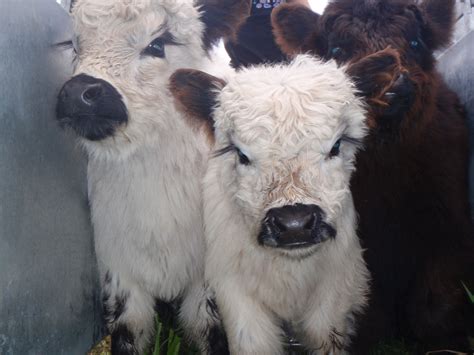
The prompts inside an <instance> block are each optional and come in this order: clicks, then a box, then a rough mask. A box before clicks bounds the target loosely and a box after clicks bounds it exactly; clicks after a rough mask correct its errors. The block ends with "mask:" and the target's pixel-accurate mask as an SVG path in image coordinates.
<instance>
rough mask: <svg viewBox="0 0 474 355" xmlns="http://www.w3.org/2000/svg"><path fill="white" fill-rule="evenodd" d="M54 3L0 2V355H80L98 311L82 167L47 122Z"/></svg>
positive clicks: (66, 68) (64, 33)
mask: <svg viewBox="0 0 474 355" xmlns="http://www.w3.org/2000/svg"><path fill="white" fill-rule="evenodd" d="M70 36H71V25H70V23H69V17H68V15H67V13H66V12H65V11H64V10H63V9H62V8H61V6H60V5H58V4H57V3H56V2H55V1H54V0H21V1H18V0H1V1H0V354H22V355H23V354H84V353H85V351H86V350H87V349H88V348H89V347H90V346H91V345H92V343H93V342H94V341H95V340H96V338H97V337H98V335H99V330H100V313H101V312H100V309H99V302H98V287H97V277H96V274H97V273H96V264H95V257H94V253H93V242H92V229H91V226H90V222H89V211H88V202H87V199H86V174H85V161H84V159H83V157H82V155H81V154H80V152H78V151H77V149H76V148H75V144H74V140H73V138H72V137H68V136H65V135H64V133H63V132H60V130H59V129H58V128H57V125H56V122H55V120H54V105H55V99H56V95H57V92H58V90H59V87H60V86H61V84H62V83H63V82H64V81H65V80H66V78H67V77H68V76H69V75H70V74H71V58H70V55H68V54H67V53H61V52H60V51H59V50H58V49H57V48H55V47H53V46H51V45H52V44H53V43H55V42H59V41H63V40H66V39H68V37H70Z"/></svg>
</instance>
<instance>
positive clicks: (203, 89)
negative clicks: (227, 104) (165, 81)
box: [169, 69, 226, 144]
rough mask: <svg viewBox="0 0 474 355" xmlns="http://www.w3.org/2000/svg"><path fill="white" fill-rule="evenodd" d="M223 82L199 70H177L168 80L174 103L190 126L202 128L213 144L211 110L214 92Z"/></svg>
mask: <svg viewBox="0 0 474 355" xmlns="http://www.w3.org/2000/svg"><path fill="white" fill-rule="evenodd" d="M225 85H226V83H225V81H223V80H222V79H219V78H216V77H214V76H212V75H209V74H206V73H204V72H201V71H199V70H193V69H179V70H177V71H176V72H174V73H173V75H172V76H171V78H170V85H169V88H170V91H171V93H172V94H173V96H174V99H175V103H176V104H177V105H178V107H179V108H180V110H181V111H182V112H184V113H185V114H186V117H187V118H188V122H189V124H190V125H191V126H194V127H197V128H203V129H204V130H205V131H206V135H207V137H208V140H209V142H210V143H212V144H213V143H214V121H213V118H212V110H213V108H214V106H215V104H216V101H215V100H216V90H217V89H222V88H223V87H224V86H225Z"/></svg>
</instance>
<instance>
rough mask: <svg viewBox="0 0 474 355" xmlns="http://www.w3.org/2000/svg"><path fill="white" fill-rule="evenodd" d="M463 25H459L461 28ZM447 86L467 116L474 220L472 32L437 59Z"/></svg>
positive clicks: (473, 32) (473, 37)
mask: <svg viewBox="0 0 474 355" xmlns="http://www.w3.org/2000/svg"><path fill="white" fill-rule="evenodd" d="M463 25H464V24H461V26H463ZM438 60H439V64H438V68H439V70H440V71H441V73H442V74H443V76H444V78H445V79H446V81H447V83H448V85H449V86H450V87H451V88H452V89H453V90H454V91H456V92H457V93H458V95H459V97H460V98H461V101H462V102H463V104H464V105H465V106H466V109H467V111H468V115H469V125H470V141H471V160H470V181H471V191H470V200H471V211H472V217H473V220H474V31H473V30H471V31H470V32H468V33H467V34H466V35H465V36H464V37H463V38H462V39H461V40H460V41H458V42H457V43H456V44H455V45H454V46H452V47H451V48H449V49H448V50H447V51H446V52H444V53H443V55H442V56H441V57H440V58H439V59H438Z"/></svg>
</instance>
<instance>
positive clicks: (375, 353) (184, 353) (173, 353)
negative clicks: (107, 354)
mask: <svg viewBox="0 0 474 355" xmlns="http://www.w3.org/2000/svg"><path fill="white" fill-rule="evenodd" d="M462 285H463V287H464V289H465V290H466V294H467V296H468V297H469V300H470V302H471V303H472V304H473V305H474V294H473V293H472V292H471V291H470V289H469V288H468V287H467V286H466V285H465V284H464V282H462ZM174 325H175V324H173V322H172V321H170V320H168V321H166V320H164V321H163V322H162V321H160V319H159V317H158V316H156V336H155V344H154V346H153V349H152V351H151V352H149V353H148V354H147V355H194V354H198V352H197V351H196V349H192V348H190V347H189V346H188V345H187V344H185V342H183V340H182V337H181V336H180V335H179V334H178V332H177V331H175V330H174V328H173V326H174ZM469 340H470V341H471V342H472V346H473V348H474V339H469ZM415 352H416V347H411V346H409V345H407V344H406V343H405V342H404V341H403V340H392V341H387V342H383V343H380V344H379V345H378V346H376V348H375V349H374V350H372V351H371V352H370V354H369V355H412V354H414V353H415Z"/></svg>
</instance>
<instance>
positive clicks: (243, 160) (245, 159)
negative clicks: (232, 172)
mask: <svg viewBox="0 0 474 355" xmlns="http://www.w3.org/2000/svg"><path fill="white" fill-rule="evenodd" d="M235 150H236V151H237V155H238V156H239V163H240V164H242V165H249V164H250V160H249V158H248V157H247V156H246V155H245V154H244V153H242V152H241V151H240V149H239V148H235Z"/></svg>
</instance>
